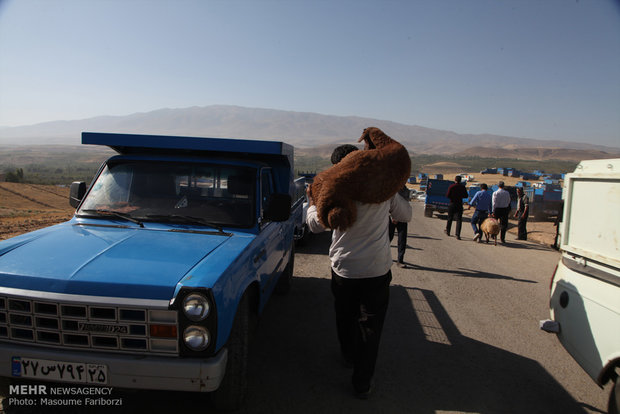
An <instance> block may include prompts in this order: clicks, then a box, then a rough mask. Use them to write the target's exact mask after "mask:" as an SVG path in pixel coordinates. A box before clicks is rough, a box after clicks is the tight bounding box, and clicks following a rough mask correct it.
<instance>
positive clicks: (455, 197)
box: [445, 175, 468, 240]
mask: <svg viewBox="0 0 620 414" xmlns="http://www.w3.org/2000/svg"><path fill="white" fill-rule="evenodd" d="M467 196H468V194H467V190H466V189H465V186H464V185H462V184H461V176H460V175H457V176H456V177H454V184H452V185H450V187H448V191H447V192H446V197H448V198H449V199H450V205H449V206H448V222H447V223H446V230H445V233H446V234H447V235H448V236H449V235H450V229H451V227H452V220H453V219H454V217H455V216H456V230H455V232H454V234H455V235H456V239H457V240H461V224H462V222H463V199H464V198H467Z"/></svg>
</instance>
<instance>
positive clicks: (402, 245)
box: [389, 219, 407, 263]
mask: <svg viewBox="0 0 620 414" xmlns="http://www.w3.org/2000/svg"><path fill="white" fill-rule="evenodd" d="M396 230H398V261H399V262H400V263H404V261H405V250H406V249H407V222H404V221H397V222H396V224H394V222H393V221H392V220H391V219H390V226H389V236H390V242H391V241H392V239H393V238H394V232H395V231H396Z"/></svg>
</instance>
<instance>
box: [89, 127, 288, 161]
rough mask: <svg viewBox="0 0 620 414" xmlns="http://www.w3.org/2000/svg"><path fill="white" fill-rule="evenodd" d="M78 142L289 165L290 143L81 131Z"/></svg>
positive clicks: (120, 149)
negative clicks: (268, 161) (278, 159)
mask: <svg viewBox="0 0 620 414" xmlns="http://www.w3.org/2000/svg"><path fill="white" fill-rule="evenodd" d="M82 144H90V145H107V146H108V147H110V148H112V149H113V150H115V151H116V152H118V153H119V154H144V153H160V154H184V155H192V154H194V155H198V153H200V155H206V154H204V153H209V154H210V155H212V156H218V155H227V156H234V157H236V158H252V159H258V160H269V159H274V158H280V159H281V158H283V157H286V159H287V160H288V162H289V166H290V167H292V166H293V146H291V145H289V144H286V143H284V142H280V141H261V140H245V139H232V138H200V137H181V136H166V135H140V134H112V133H102V132H82Z"/></svg>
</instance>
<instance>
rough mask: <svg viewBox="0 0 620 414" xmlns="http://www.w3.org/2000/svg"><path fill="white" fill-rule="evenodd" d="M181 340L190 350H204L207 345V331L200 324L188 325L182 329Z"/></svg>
mask: <svg viewBox="0 0 620 414" xmlns="http://www.w3.org/2000/svg"><path fill="white" fill-rule="evenodd" d="M183 341H184V342H185V345H187V347H188V348H189V349H191V350H192V351H204V350H205V349H207V347H208V346H209V332H208V331H207V330H206V329H205V328H203V327H202V326H196V325H192V326H188V327H187V328H185V330H184V331H183Z"/></svg>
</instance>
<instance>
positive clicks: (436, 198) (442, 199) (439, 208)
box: [424, 178, 454, 217]
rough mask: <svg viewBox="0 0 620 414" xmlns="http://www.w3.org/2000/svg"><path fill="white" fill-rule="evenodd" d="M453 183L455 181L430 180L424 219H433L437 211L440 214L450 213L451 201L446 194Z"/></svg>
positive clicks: (427, 188) (427, 187)
mask: <svg viewBox="0 0 620 414" xmlns="http://www.w3.org/2000/svg"><path fill="white" fill-rule="evenodd" d="M452 183H454V181H450V180H435V179H432V178H429V179H428V182H427V186H426V199H425V201H424V217H433V212H435V211H436V212H438V213H447V212H448V207H449V206H450V199H448V197H446V193H447V192H448V187H450V185H451V184H452Z"/></svg>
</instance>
